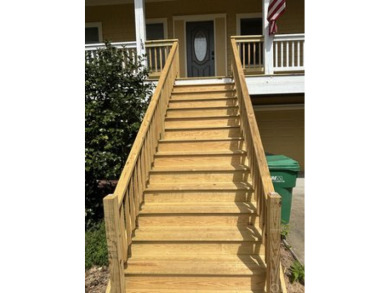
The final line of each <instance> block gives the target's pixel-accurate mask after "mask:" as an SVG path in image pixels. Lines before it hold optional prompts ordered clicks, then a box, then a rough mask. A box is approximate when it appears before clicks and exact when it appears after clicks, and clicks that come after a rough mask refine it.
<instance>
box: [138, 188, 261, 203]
mask: <svg viewBox="0 0 390 293" xmlns="http://www.w3.org/2000/svg"><path fill="white" fill-rule="evenodd" d="M144 198H145V202H146V203H148V202H150V203H152V202H156V203H157V202H164V203H170V202H172V203H173V202H183V203H184V202H193V201H200V202H216V201H218V202H255V199H254V197H253V192H252V191H251V190H214V191H212V190H203V191H202V190H190V191H188V190H184V191H181V190H164V191H161V190H160V191H151V190H147V191H145V192H144Z"/></svg>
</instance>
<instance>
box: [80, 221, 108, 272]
mask: <svg viewBox="0 0 390 293" xmlns="http://www.w3.org/2000/svg"><path fill="white" fill-rule="evenodd" d="M93 265H96V266H107V265H108V257H107V243H106V231H105V227H104V221H101V222H100V223H98V224H95V225H94V226H92V227H90V228H89V229H88V230H87V231H85V269H89V268H90V267H92V266H93Z"/></svg>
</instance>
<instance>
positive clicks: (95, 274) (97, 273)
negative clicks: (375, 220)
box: [85, 244, 305, 293]
mask: <svg viewBox="0 0 390 293" xmlns="http://www.w3.org/2000/svg"><path fill="white" fill-rule="evenodd" d="M280 259H281V262H282V269H283V272H284V279H285V282H286V287H287V292H288V293H304V292H305V287H304V286H303V285H302V284H300V283H299V282H294V283H293V284H292V283H291V282H290V279H289V271H288V268H289V267H290V266H291V265H292V263H293V262H294V260H295V259H294V257H293V255H292V254H291V252H290V251H289V250H288V249H287V248H286V247H285V246H284V244H281V247H280ZM108 278H109V272H108V268H107V267H92V268H90V269H89V270H87V271H86V272H85V292H86V293H105V292H106V287H107V283H108Z"/></svg>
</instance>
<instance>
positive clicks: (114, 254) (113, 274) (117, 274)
mask: <svg viewBox="0 0 390 293" xmlns="http://www.w3.org/2000/svg"><path fill="white" fill-rule="evenodd" d="M103 206H104V220H105V228H106V239H107V250H108V261H109V268H110V280H111V282H110V286H111V291H110V292H112V293H122V292H125V275H124V269H123V263H124V260H125V259H126V258H127V255H126V256H124V255H123V247H122V246H121V244H122V243H123V241H122V237H123V235H122V234H121V233H119V230H118V227H119V226H120V219H119V207H118V198H117V197H116V196H115V195H108V196H106V197H105V198H104V199H103Z"/></svg>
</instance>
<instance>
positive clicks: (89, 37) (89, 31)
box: [85, 23, 103, 44]
mask: <svg viewBox="0 0 390 293" xmlns="http://www.w3.org/2000/svg"><path fill="white" fill-rule="evenodd" d="M102 41H103V37H102V24H101V23H86V24H85V43H86V44H94V43H101V42H102Z"/></svg>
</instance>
